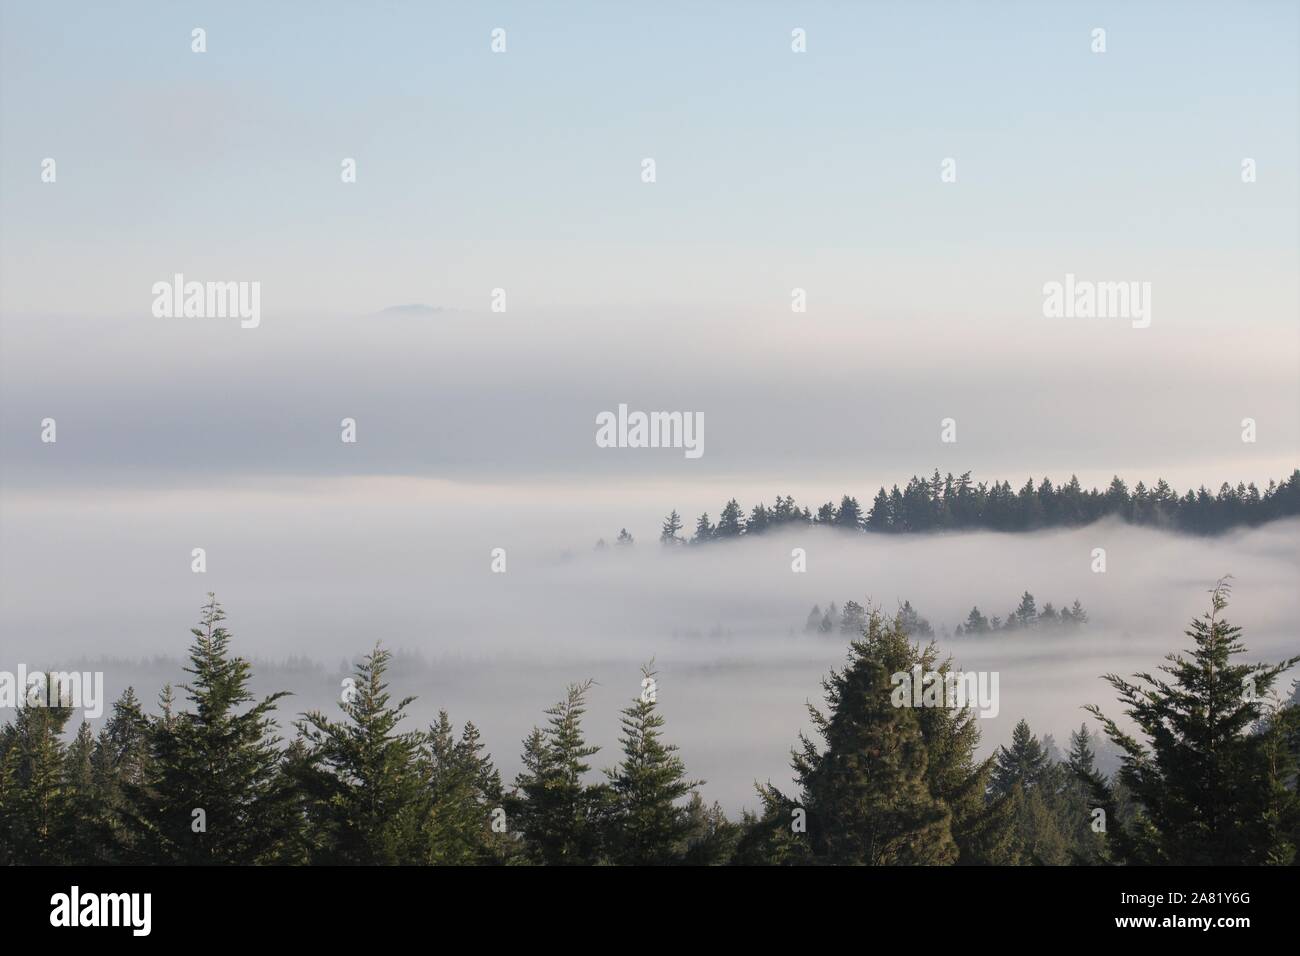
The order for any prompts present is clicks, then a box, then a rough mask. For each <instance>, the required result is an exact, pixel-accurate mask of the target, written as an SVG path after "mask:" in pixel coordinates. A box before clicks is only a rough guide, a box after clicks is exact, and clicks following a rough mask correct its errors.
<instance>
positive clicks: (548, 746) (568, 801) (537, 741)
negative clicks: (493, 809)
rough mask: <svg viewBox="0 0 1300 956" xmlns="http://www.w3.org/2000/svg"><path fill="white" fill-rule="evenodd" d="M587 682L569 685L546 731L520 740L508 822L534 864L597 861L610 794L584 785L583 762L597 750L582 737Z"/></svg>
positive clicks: (585, 769)
mask: <svg viewBox="0 0 1300 956" xmlns="http://www.w3.org/2000/svg"><path fill="white" fill-rule="evenodd" d="M591 683H592V682H591V681H589V680H588V681H584V682H583V683H581V684H573V685H571V686H570V687H569V689H568V691H567V693H566V694H565V698H564V700H562V701H560V702H559V703H558V704H556V705H555V706H554V707H552V708H551V709H550V710H548V711H546V714H547V716H548V717H549V718H550V720H549V721H548V723H547V726H546V729H545V730H539V729H537V728H534V730H533V733H532V734H531V735H530V736H529V737H528V738H527V739H526V740H525V741H524V757H523V764H524V769H523V770H522V771H521V772H520V774H519V775H518V777H516V779H515V792H514V795H513V799H512V800H511V809H512V811H513V812H512V813H511V819H512V820H513V821H514V824H515V826H516V827H517V829H518V830H519V831H520V832H522V834H523V837H524V843H525V847H526V852H527V855H528V858H529V859H530V860H531V861H532V862H534V863H544V864H548V865H552V866H572V865H582V864H590V863H595V862H597V861H598V860H599V857H600V833H601V822H602V819H603V816H604V814H605V812H606V810H607V807H608V796H609V791H608V789H607V788H606V787H605V786H604V785H601V784H595V785H593V784H588V783H586V782H585V781H584V780H583V777H584V776H585V775H586V774H587V772H588V771H589V770H590V769H591V766H590V764H588V763H587V759H588V758H589V757H592V756H594V755H595V754H596V753H597V751H599V749H600V748H599V747H593V746H589V745H588V744H587V742H586V739H585V738H584V736H583V733H582V715H583V714H584V713H585V712H586V697H587V692H588V691H589V690H590V689H591Z"/></svg>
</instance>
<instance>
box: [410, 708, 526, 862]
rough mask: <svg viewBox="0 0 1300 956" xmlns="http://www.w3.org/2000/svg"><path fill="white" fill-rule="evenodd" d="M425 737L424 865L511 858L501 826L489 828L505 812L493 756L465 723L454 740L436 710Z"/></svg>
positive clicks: (475, 730)
mask: <svg viewBox="0 0 1300 956" xmlns="http://www.w3.org/2000/svg"><path fill="white" fill-rule="evenodd" d="M426 739H427V751H426V753H425V755H424V759H426V760H427V761H428V767H427V770H426V776H427V779H428V784H429V790H430V794H431V806H430V809H429V815H428V817H427V819H426V822H425V831H424V846H425V848H426V857H425V860H424V862H426V863H434V864H439V865H471V864H484V863H496V862H503V861H504V860H505V858H506V857H507V856H508V855H509V850H510V846H509V837H508V835H507V833H506V831H505V828H504V826H503V827H502V828H501V829H499V830H498V829H494V827H493V823H494V814H495V813H496V812H497V811H498V809H500V812H502V813H504V808H503V807H502V789H501V776H500V774H499V773H497V770H496V768H495V767H494V766H493V765H492V758H491V756H490V755H488V754H484V753H483V750H484V747H483V742H482V740H481V739H480V737H479V732H478V728H477V727H475V726H474V725H473V724H472V723H468V722H467V723H466V724H465V727H464V729H463V730H462V732H461V734H460V737H459V738H457V737H456V734H455V728H454V727H453V726H452V723H451V719H450V718H449V717H448V716H447V712H446V711H445V710H444V711H439V713H438V719H437V721H436V722H435V723H434V724H433V726H431V727H430V728H429V733H428V735H427V738H426ZM505 822H506V821H505V820H504V819H503V820H502V823H503V824H504V823H505Z"/></svg>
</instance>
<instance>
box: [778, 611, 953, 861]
mask: <svg viewBox="0 0 1300 956" xmlns="http://www.w3.org/2000/svg"><path fill="white" fill-rule="evenodd" d="M891 638H892V639H894V640H902V641H904V642H906V635H905V634H903V633H902V629H901V627H899V626H898V623H897V621H895V622H894V624H893V625H892V627H891V626H889V625H887V624H885V622H884V621H883V620H882V619H881V618H880V616H879V615H878V614H876V613H873V614H872V615H871V617H870V618H869V619H868V623H867V630H866V633H865V635H864V636H863V637H862V638H861V639H859V640H855V641H853V642H852V643H851V644H850V653H849V660H848V664H847V666H846V667H845V669H844V670H843V671H838V672H837V671H832V672H831V674H830V675H829V676H828V677H827V678H826V679H825V680H824V681H823V682H822V686H823V689H824V690H825V692H826V705H827V711H826V712H825V713H823V712H822V711H820V710H818V709H817V708H815V707H813V706H811V705H810V706H809V716H810V718H811V720H812V723H813V727H814V728H815V730H816V732H817V734H818V736H820V738H821V739H822V742H823V745H822V746H820V747H819V746H818V745H817V744H816V743H814V742H813V741H812V740H810V739H809V738H807V737H804V736H802V735H801V736H800V747H799V748H798V749H797V750H796V751H795V752H794V754H793V766H794V770H795V775H796V779H797V780H798V783H799V786H800V791H801V792H800V795H799V798H798V799H797V800H792V799H789V798H786V797H784V796H783V795H781V794H780V793H779V792H778V791H776V790H775V789H774V788H771V787H770V786H769V787H768V788H767V790H766V791H761V792H764V793H765V799H766V801H767V802H768V804H769V806H768V810H769V813H768V816H769V817H772V818H774V819H776V820H780V819H781V818H782V817H784V819H786V820H789V819H790V815H789V812H787V811H792V810H794V809H803V810H805V811H806V813H807V835H806V851H805V852H806V853H808V854H809V855H810V856H811V857H812V858H814V859H816V860H820V861H824V862H828V863H837V864H845V863H856V864H869V865H885V864H909V863H912V864H916V863H921V864H925V863H931V864H932V863H951V862H953V861H954V860H955V859H956V858H957V855H958V850H957V845H956V843H955V842H954V841H953V837H952V829H951V824H952V813H951V811H950V810H949V808H948V807H947V806H945V805H944V804H943V802H942V801H940V800H938V799H936V798H935V797H934V796H933V795H932V794H931V792H930V787H929V781H928V779H927V770H928V752H927V748H926V745H925V740H924V737H923V735H922V733H921V728H920V723H919V721H918V717H917V713H916V709H914V708H912V707H896V706H894V704H893V702H892V700H891V692H892V686H893V685H892V682H891V680H890V676H891V674H892V673H893V672H892V671H891V670H890V669H889V668H888V667H887V665H886V663H885V661H884V654H883V645H884V644H885V642H886V641H888V640H889V639H891Z"/></svg>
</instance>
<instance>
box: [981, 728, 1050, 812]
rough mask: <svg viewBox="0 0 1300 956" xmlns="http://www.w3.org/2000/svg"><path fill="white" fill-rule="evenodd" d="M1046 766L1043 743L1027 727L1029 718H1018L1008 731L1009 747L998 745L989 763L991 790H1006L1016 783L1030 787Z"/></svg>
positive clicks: (1009, 789) (1004, 791)
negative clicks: (1009, 735) (995, 755)
mask: <svg viewBox="0 0 1300 956" xmlns="http://www.w3.org/2000/svg"><path fill="white" fill-rule="evenodd" d="M1046 770H1047V754H1046V753H1044V752H1043V745H1042V744H1041V743H1039V741H1038V738H1037V737H1035V736H1034V734H1033V731H1032V730H1030V729H1029V722H1028V721H1026V720H1025V719H1024V718H1021V719H1020V720H1019V721H1018V722H1017V723H1016V726H1015V729H1014V730H1013V731H1012V732H1011V749H1010V750H1008V749H1007V748H1006V747H999V748H998V750H997V757H996V758H995V761H994V767H993V790H994V792H995V793H1002V794H1005V793H1010V792H1011V789H1012V788H1013V787H1015V786H1017V785H1019V786H1021V787H1023V788H1025V789H1032V788H1034V787H1036V786H1038V784H1039V782H1040V781H1041V780H1042V777H1043V774H1044V773H1045V772H1046Z"/></svg>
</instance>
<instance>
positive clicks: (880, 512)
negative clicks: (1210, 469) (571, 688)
mask: <svg viewBox="0 0 1300 956" xmlns="http://www.w3.org/2000/svg"><path fill="white" fill-rule="evenodd" d="M1298 514H1300V469H1296V470H1295V471H1293V472H1291V476H1290V477H1289V478H1287V479H1285V480H1283V481H1282V482H1281V483H1279V482H1276V481H1269V483H1268V487H1267V488H1265V489H1264V490H1263V491H1261V490H1260V489H1259V487H1258V486H1257V485H1256V484H1255V483H1254V482H1250V483H1249V484H1246V483H1244V482H1239V483H1238V484H1237V486H1236V487H1235V488H1234V487H1232V486H1231V485H1230V484H1228V483H1227V482H1224V483H1223V484H1222V485H1221V486H1220V487H1219V491H1218V494H1215V493H1213V492H1211V491H1209V490H1208V489H1207V488H1206V487H1205V486H1204V485H1202V486H1201V487H1200V488H1198V489H1197V490H1196V491H1192V490H1190V489H1189V490H1188V491H1187V492H1186V493H1185V494H1183V495H1181V496H1180V495H1179V494H1178V492H1177V491H1175V490H1174V489H1173V488H1172V487H1171V486H1170V485H1169V483H1168V482H1166V481H1165V480H1164V479H1163V478H1161V479H1159V480H1158V481H1157V482H1156V483H1155V485H1153V486H1151V487H1147V485H1146V484H1145V483H1143V482H1141V481H1139V482H1138V483H1137V485H1136V487H1134V488H1133V490H1132V491H1130V490H1129V487H1128V485H1127V484H1126V483H1125V482H1124V481H1123V480H1122V479H1121V478H1120V477H1119V476H1118V475H1117V476H1115V477H1114V478H1113V479H1112V480H1111V483H1110V485H1109V486H1108V487H1107V488H1106V489H1105V490H1104V491H1102V490H1100V489H1097V488H1092V489H1089V490H1086V491H1085V490H1084V489H1083V487H1082V486H1081V485H1080V484H1079V479H1078V478H1077V477H1075V476H1071V477H1070V480H1069V481H1068V482H1066V483H1065V484H1063V485H1060V486H1059V487H1058V486H1056V485H1054V484H1053V483H1052V481H1051V479H1050V478H1043V479H1042V480H1041V481H1039V482H1038V483H1037V484H1035V483H1034V479H1033V478H1030V479H1029V480H1027V481H1026V482H1025V484H1024V485H1023V486H1022V487H1021V488H1020V490H1019V491H1017V490H1015V489H1014V488H1012V486H1011V482H1009V481H1003V482H997V481H995V482H993V483H992V484H991V485H989V484H985V483H984V482H980V483H978V484H975V483H973V482H972V481H971V473H970V472H969V471H967V472H964V473H963V474H961V475H960V476H957V477H954V476H953V474H952V473H951V472H949V473H948V474H947V475H946V476H943V475H940V474H939V470H938V469H937V468H936V469H935V471H934V474H933V475H932V476H931V477H930V478H929V480H927V479H925V478H920V477H917V476H916V475H913V476H912V478H911V480H910V481H908V482H907V484H906V485H905V486H904V487H903V488H901V489H900V488H899V487H898V485H894V486H893V487H892V488H891V489H890V490H889V491H886V490H885V489H884V488H883V487H881V489H880V490H879V491H878V492H876V497H875V499H874V500H873V501H872V502H871V505H870V507H869V508H867V509H865V510H864V509H863V508H862V506H861V505H860V504H859V503H858V499H857V498H855V497H853V496H851V495H844V496H843V497H842V498H841V499H840V503H839V505H836V504H835V503H834V502H831V501H828V502H826V503H825V504H823V505H821V506H820V507H819V508H818V509H817V510H816V512H813V511H812V510H811V509H809V508H808V507H806V506H804V507H800V506H799V505H797V504H796V503H795V500H794V497H793V496H788V497H783V496H781V495H777V497H776V504H775V505H774V506H773V507H771V508H769V507H768V506H767V505H766V504H764V503H761V502H760V503H759V504H757V505H755V506H754V508H753V509H752V510H751V511H750V512H749V514H748V515H746V514H745V511H744V509H743V508H742V507H741V505H740V503H739V502H737V501H736V499H735V498H732V499H731V500H730V501H728V502H727V503H726V504H725V505H724V506H723V508H722V511H721V512H720V513H719V515H718V520H717V523H716V524H715V523H713V521H712V520H711V519H710V517H709V514H708V512H705V513H704V514H702V515H700V516H699V517H698V518H697V519H696V521H695V530H694V532H693V534H691V536H690V537H689V538H687V537H686V536H685V534H684V533H683V532H684V530H685V528H684V523H683V520H682V517H681V515H680V514H678V513H677V511H676V509H674V510H673V511H672V513H671V514H669V515H668V516H667V517H666V518H664V521H663V524H662V526H661V529H660V534H659V540H660V542H661V543H663V544H665V545H678V544H703V543H706V542H709V541H719V540H726V539H728V538H737V537H740V536H742V535H749V534H762V533H763V532H765V531H771V530H778V529H781V528H788V527H791V526H807V525H823V526H826V527H831V528H843V529H846V530H849V531H863V532H879V533H883V534H905V533H913V532H924V531H958V530H986V531H1032V530H1035V529H1038V528H1059V527H1075V526H1079V525H1086V524H1091V523H1092V522H1094V521H1099V520H1101V519H1102V518H1108V517H1117V518H1120V519H1122V520H1124V521H1127V522H1130V523H1132V524H1138V525H1150V526H1154V527H1158V528H1168V529H1171V530H1177V531H1186V532H1190V533H1193V534H1218V533H1220V532H1223V531H1227V530H1229V529H1231V528H1236V527H1240V526H1243V525H1245V526H1252V525H1260V524H1263V523H1265V522H1267V521H1273V520H1275V519H1277V518H1285V517H1289V516H1293V515H1298ZM617 543H618V544H620V545H630V544H633V543H634V542H633V538H632V535H631V534H630V533H629V532H628V531H627V529H626V528H623V529H622V530H621V531H620V532H619V536H618V540H617ZM603 544H604V541H603V540H602V541H601V542H600V543H599V545H598V546H603Z"/></svg>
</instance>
